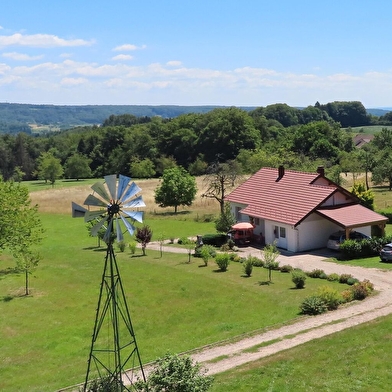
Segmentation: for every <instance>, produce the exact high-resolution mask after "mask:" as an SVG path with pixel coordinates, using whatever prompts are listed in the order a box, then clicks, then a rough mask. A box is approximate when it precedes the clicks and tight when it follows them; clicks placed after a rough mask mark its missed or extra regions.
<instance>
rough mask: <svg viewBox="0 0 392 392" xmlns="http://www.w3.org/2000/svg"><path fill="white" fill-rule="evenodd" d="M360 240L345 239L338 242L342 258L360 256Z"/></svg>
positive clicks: (347, 258)
mask: <svg viewBox="0 0 392 392" xmlns="http://www.w3.org/2000/svg"><path fill="white" fill-rule="evenodd" d="M361 242H362V241H355V240H345V241H343V242H342V243H341V244H340V247H339V250H340V252H341V255H342V257H343V259H345V260H352V259H355V258H357V257H360V256H361V249H362V246H361Z"/></svg>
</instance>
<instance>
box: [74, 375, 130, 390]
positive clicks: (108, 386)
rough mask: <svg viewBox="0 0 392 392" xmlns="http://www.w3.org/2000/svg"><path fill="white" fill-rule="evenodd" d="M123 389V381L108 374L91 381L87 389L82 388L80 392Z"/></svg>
mask: <svg viewBox="0 0 392 392" xmlns="http://www.w3.org/2000/svg"><path fill="white" fill-rule="evenodd" d="M122 389H123V385H122V384H121V382H120V381H119V380H117V379H115V378H113V377H112V376H110V375H108V376H106V377H103V378H99V379H96V380H92V381H90V382H89V383H88V384H87V386H86V389H84V388H82V389H80V392H82V391H83V392H118V391H121V390H122Z"/></svg>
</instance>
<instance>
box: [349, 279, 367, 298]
mask: <svg viewBox="0 0 392 392" xmlns="http://www.w3.org/2000/svg"><path fill="white" fill-rule="evenodd" d="M351 290H352V293H353V298H354V299H355V300H358V301H362V300H364V299H365V298H366V297H367V296H368V295H369V293H370V291H371V290H369V288H368V286H367V284H366V283H363V282H356V283H354V284H353V285H352V286H351Z"/></svg>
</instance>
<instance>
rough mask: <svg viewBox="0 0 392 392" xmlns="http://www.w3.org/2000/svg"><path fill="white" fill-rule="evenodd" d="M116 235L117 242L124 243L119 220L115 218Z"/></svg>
mask: <svg viewBox="0 0 392 392" xmlns="http://www.w3.org/2000/svg"><path fill="white" fill-rule="evenodd" d="M116 234H117V241H118V242H121V241H124V236H123V233H122V230H121V226H120V219H118V218H116Z"/></svg>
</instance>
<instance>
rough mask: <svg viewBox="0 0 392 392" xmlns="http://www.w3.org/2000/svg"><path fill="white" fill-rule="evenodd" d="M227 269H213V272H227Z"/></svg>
mask: <svg viewBox="0 0 392 392" xmlns="http://www.w3.org/2000/svg"><path fill="white" fill-rule="evenodd" d="M226 271H227V270H224V271H223V270H221V269H215V270H213V271H212V272H216V273H217V274H220V273H223V272H226Z"/></svg>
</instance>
